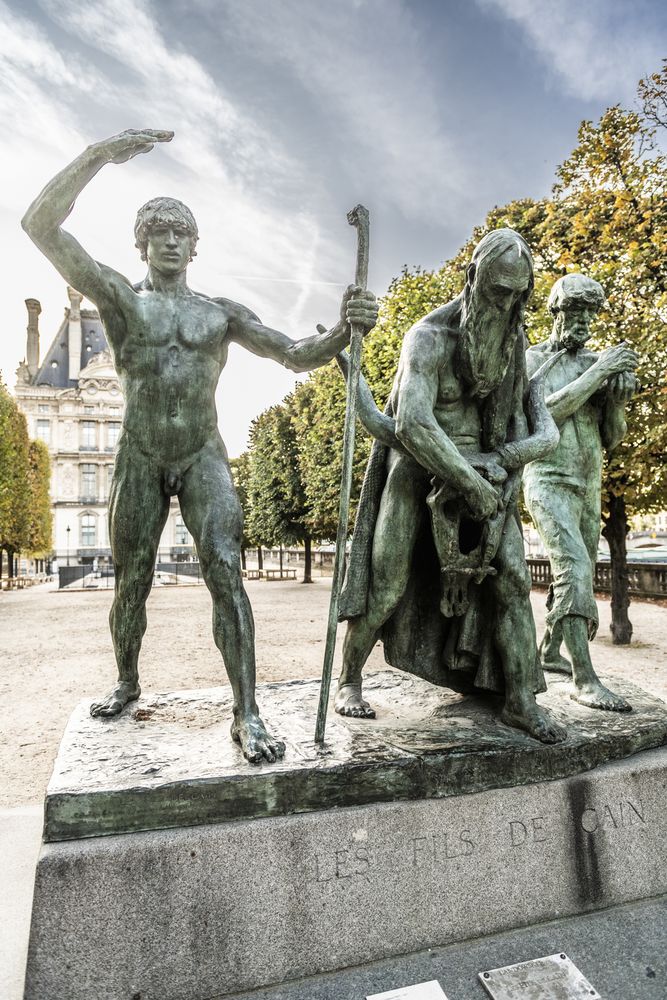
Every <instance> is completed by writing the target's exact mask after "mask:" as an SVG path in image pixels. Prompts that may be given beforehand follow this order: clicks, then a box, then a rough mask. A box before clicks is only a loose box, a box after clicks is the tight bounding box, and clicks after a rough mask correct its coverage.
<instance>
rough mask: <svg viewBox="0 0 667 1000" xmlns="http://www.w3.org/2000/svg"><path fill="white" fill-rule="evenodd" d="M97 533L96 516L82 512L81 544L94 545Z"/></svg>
mask: <svg viewBox="0 0 667 1000" xmlns="http://www.w3.org/2000/svg"><path fill="white" fill-rule="evenodd" d="M96 535H97V518H96V517H95V516H94V515H93V514H84V515H83V517H82V518H81V544H82V545H84V546H92V545H95V538H96Z"/></svg>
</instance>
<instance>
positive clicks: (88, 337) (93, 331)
mask: <svg viewBox="0 0 667 1000" xmlns="http://www.w3.org/2000/svg"><path fill="white" fill-rule="evenodd" d="M69 314H70V310H69V308H66V309H65V316H64V318H63V321H62V323H61V324H60V327H59V329H58V332H57V334H56V335H55V337H54V339H53V342H52V344H51V346H50V347H49V349H48V351H47V352H46V354H45V356H44V360H43V361H42V363H41V365H40V367H39V371H38V372H37V374H36V376H35V379H34V382H33V385H51V386H53V387H54V388H56V389H67V388H69V387H70V386H75V385H76V384H77V382H78V379H70V377H69ZM108 350H109V345H108V344H107V338H106V337H105V335H104V329H103V327H102V321H101V320H100V317H99V313H98V312H97V310H96V309H82V310H81V362H80V366H79V367H80V368H81V369H84V368H85V367H86V365H87V364H88V363H89V361H90V360H91V359H92V358H93V357H94V356H95V355H96V354H101V353H102V352H103V351H107V352H108Z"/></svg>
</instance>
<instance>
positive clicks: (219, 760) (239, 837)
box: [25, 671, 667, 1000]
mask: <svg viewBox="0 0 667 1000" xmlns="http://www.w3.org/2000/svg"><path fill="white" fill-rule="evenodd" d="M317 687H318V686H317V684H315V683H314V682H300V683H292V684H284V685H267V686H265V687H264V688H263V689H260V692H259V697H260V704H261V705H262V708H263V709H264V712H265V714H266V717H267V720H269V721H270V723H271V724H272V725H274V726H275V728H276V729H278V730H280V731H281V733H282V734H283V735H284V736H286V738H287V745H288V751H287V755H286V759H285V761H284V762H282V763H281V764H280V765H268V764H267V765H262V766H260V767H258V768H252V767H251V766H250V765H247V764H245V762H244V761H243V760H242V758H241V756H240V754H239V752H238V750H237V749H236V748H234V747H232V746H230V744H229V742H228V738H227V734H226V726H227V721H225V722H224V724H223V722H222V719H223V709H225V708H228V706H229V695H228V692H227V690H226V689H216V690H214V691H208V692H201V691H200V692H181V693H179V694H176V695H169V696H154V697H148V698H144V699H142V700H141V701H140V702H139V703H138V704H137V705H136V706H134V707H132V708H131V709H130V710H129V711H126V713H125V714H124V716H123V717H122V718H121V719H120V720H116V721H115V722H101V721H98V720H92V719H90V718H89V716H87V714H86V710H85V706H84V707H82V708H81V709H80V710H77V713H75V715H74V716H73V718H72V720H71V722H70V725H69V727H68V729H67V731H66V734H65V738H64V741H63V747H62V749H61V754H60V756H59V759H58V763H57V766H56V770H55V773H54V777H53V780H52V783H51V785H50V787H49V791H48V793H47V801H46V835H47V839H48V840H49V841H50V842H49V843H46V844H45V845H44V847H43V849H42V854H41V857H40V861H39V864H38V870H37V879H36V886H35V900H34V907H33V922H32V930H31V940H30V953H29V960H28V970H27V979H26V994H25V995H26V998H27V1000H37V998H39V1000H44V998H47V997H48V998H49V1000H60V998H62V1000H79V998H81V1000H83V998H84V997H85V998H86V1000H89V998H90V997H95V998H96V1000H121V998H122V1000H212V998H214V997H222V996H225V995H226V994H230V993H235V992H240V991H242V990H251V989H254V988H257V987H261V986H264V985H269V984H272V983H280V982H284V981H288V980H291V979H296V978H299V977H303V976H307V975H311V974H315V973H318V972H323V971H330V970H335V969H341V968H345V967H347V966H351V965H356V964H360V963H364V962H370V961H375V960H378V959H383V958H386V957H388V956H391V955H398V954H404V953H407V952H412V951H417V950H419V949H422V948H426V947H432V946H435V945H440V944H445V943H447V942H451V941H460V940H464V939H465V938H468V937H472V936H479V935H483V934H490V933H493V932H497V931H499V930H504V929H508V928H513V927H520V926H526V925H528V924H531V923H534V922H538V921H544V920H548V919H551V918H554V917H559V916H566V915H569V914H576V913H583V912H586V911H590V910H595V909H599V908H603V907H607V906H611V905H613V904H615V903H619V902H625V901H629V900H635V899H641V898H645V897H649V896H653V895H657V894H658V893H664V892H667V815H666V809H665V787H666V784H667V750H665V749H655V750H645V751H644V752H641V753H636V754H635V755H634V756H631V757H628V758H627V759H623V760H617V761H616V762H614V763H607V764H604V765H602V766H599V767H597V768H596V769H595V770H592V771H591V770H589V771H585V769H586V768H590V767H591V766H592V765H593V764H595V763H597V761H598V760H599V757H598V756H597V754H598V751H597V750H596V749H595V748H599V747H601V746H602V747H604V748H605V753H606V754H607V755H608V756H610V757H623V756H625V755H626V754H628V753H634V752H635V751H636V750H638V749H641V748H642V747H647V746H650V745H651V744H653V745H656V744H657V745H660V744H662V743H664V742H665V737H666V735H667V706H665V705H664V704H663V703H662V702H660V701H658V700H657V699H652V698H649V697H648V696H646V695H642V694H641V693H640V692H638V691H637V690H636V689H634V690H633V689H631V688H629V687H628V688H625V689H624V690H623V693H624V694H626V695H627V696H628V697H629V698H630V700H631V701H633V703H634V704H635V706H636V712H635V713H633V714H632V715H630V716H622V715H611V714H609V715H605V714H603V713H596V712H592V711H591V710H587V709H583V708H581V707H579V706H576V705H573V704H572V703H571V702H569V700H567V699H566V697H565V696H566V688H565V685H562V684H561V685H559V684H556V685H553V686H552V688H551V689H550V693H549V695H548V696H547V698H548V700H549V701H550V703H551V707H552V708H553V710H554V711H555V712H556V714H559V715H561V717H563V718H566V717H567V718H569V720H570V733H571V735H570V738H569V740H568V743H567V744H566V745H565V746H564V747H562V746H561V747H560V748H557V747H551V748H549V747H541V746H539V745H538V744H535V743H534V741H532V740H529V739H528V738H527V737H524V736H522V735H521V734H518V733H515V732H514V731H512V730H509V729H508V728H507V727H505V726H503V725H502V724H501V723H499V722H497V720H496V718H495V715H494V712H493V706H487V707H485V708H480V707H479V705H475V706H471V705H470V706H469V705H468V704H467V703H466V702H465V700H464V699H461V698H460V697H459V696H456V695H452V694H450V693H448V692H443V691H438V690H437V689H435V688H432V687H431V686H430V685H428V684H426V683H425V682H421V681H418V680H416V679H415V678H407V677H404V676H402V675H397V674H395V673H393V672H389V671H388V672H383V673H381V674H378V675H375V678H374V681H373V687H374V688H375V690H371V685H369V694H370V695H371V697H372V699H373V701H374V703H375V704H377V705H378V708H379V712H378V719H377V720H376V721H375V722H374V723H370V724H369V723H368V722H362V721H359V720H350V721H349V722H345V721H343V720H341V719H338V718H336V719H332V720H330V723H329V726H330V728H329V729H328V745H327V747H326V748H325V752H324V753H320V754H318V753H316V752H315V750H314V749H313V745H312V732H311V730H312V724H313V719H314V715H315V713H314V705H315V701H316V696H317ZM290 719H291V721H289V720H290ZM401 720H402V721H401ZM281 722H282V725H281ZM288 723H289V724H288ZM577 772H579V773H577ZM565 775H569V776H565ZM512 777H513V779H514V781H515V782H517V781H519V782H524V783H523V784H519V785H517V784H514V785H513V786H511V787H509V785H510V781H511V779H512ZM545 779H548V780H545ZM525 782H527V783H525ZM498 786H507V787H498ZM124 802H125V807H124V804H123V803H124ZM299 810H301V811H299ZM140 830H141V831H142V832H136V831H140ZM96 831H99V833H105V834H108V835H106V836H100V835H94V834H96ZM122 831H135V832H122Z"/></svg>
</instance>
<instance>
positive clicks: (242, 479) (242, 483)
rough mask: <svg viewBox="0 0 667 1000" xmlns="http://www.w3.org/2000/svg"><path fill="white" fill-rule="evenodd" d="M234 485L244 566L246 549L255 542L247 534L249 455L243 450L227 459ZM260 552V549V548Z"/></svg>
mask: <svg viewBox="0 0 667 1000" xmlns="http://www.w3.org/2000/svg"><path fill="white" fill-rule="evenodd" d="M229 464H230V467H231V470H232V478H233V480H234V486H235V487H236V493H237V496H238V498H239V503H240V504H241V510H242V511H243V538H242V540H241V566H242V567H243V569H245V568H246V549H249V548H251V547H252V546H253V545H254V544H255V543H254V542H253V540H252V538H250V537H249V535H248V519H249V517H250V505H249V501H248V477H249V475H250V455H249V454H248V452H247V451H244V452H243V454H242V455H239V457H238V458H232V459H230V461H229ZM260 553H261V549H260Z"/></svg>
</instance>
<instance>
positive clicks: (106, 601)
mask: <svg viewBox="0 0 667 1000" xmlns="http://www.w3.org/2000/svg"><path fill="white" fill-rule="evenodd" d="M330 586H331V581H330V580H329V579H326V578H321V579H319V580H316V582H315V583H314V584H312V585H311V586H304V585H303V584H301V583H293V582H282V583H281V582H275V583H264V582H249V583H248V584H247V590H248V593H249V595H250V600H251V602H252V605H253V609H254V612H255V622H256V628H257V674H258V682H259V683H261V682H263V681H275V680H288V679H293V678H298V677H317V676H319V674H320V671H321V666H322V657H323V654H324V636H325V629H326V620H327V609H328V603H329V592H330ZM544 597H545V595H544V593H541V592H540V591H536V592H535V593H534V594H533V607H534V610H535V619H536V623H537V628H538V635H541V631H542V628H543V622H544ZM111 598H112V592H111V591H110V590H102V591H93V592H83V593H82V592H71V593H68V592H66V591H60V592H58V591H56V590H54V589H53V587H52V586H51V585H49V584H47V585H42V586H38V587H33V588H32V589H30V590H25V591H19V592H12V593H1V594H0V650H1V651H2V652H1V653H0V664H1V670H0V698H1V699H2V704H3V706H4V713H3V717H2V727H1V729H2V731H1V733H0V774H2V782H1V784H0V806H18V805H28V804H32V803H39V802H41V801H42V798H43V794H44V790H45V788H46V783H47V781H48V779H49V775H50V772H51V767H52V763H53V759H54V757H55V754H56V752H57V749H58V744H59V742H60V738H61V736H62V733H63V729H64V727H65V724H66V722H67V719H68V718H69V715H70V713H71V711H72V709H73V708H74V706H75V705H76V703H77V702H78V701H79V700H81V699H83V698H86V699H93V698H95V697H98V696H99V695H101V694H103V693H105V692H106V690H107V689H108V688H110V687H111V686H112V683H113V680H114V679H115V666H114V660H113V653H112V647H111V639H110V636H109V628H108V624H107V617H108V613H109V608H110V605H111ZM598 605H599V609H600V631H599V635H598V638H597V639H596V640H595V642H594V643H593V647H592V655H593V661H594V663H595V666H596V668H597V670H598V672H599V673H600V674H603V675H606V676H608V677H610V678H614V677H624V678H625V679H627V680H630V681H632V682H634V683H635V684H639V685H640V686H641V687H643V688H644V689H645V690H647V691H650V692H651V693H653V694H655V695H658V696H659V697H660V698H662V699H664V700H665V701H667V608H665V607H663V606H660V605H659V604H652V603H635V604H633V605H632V607H631V618H632V622H633V624H634V629H635V639H636V641H633V643H632V645H631V646H614V645H612V642H611V638H610V634H609V620H610V607H609V602H608V601H607V600H600V601H599V602H598ZM343 631H344V627H341V629H340V630H339V642H338V650H337V655H338V657H340V648H341V644H342V634H343ZM140 666H141V683H142V687H143V690H144V691H145V692H147V691H168V690H174V689H178V688H199V687H213V686H216V685H218V684H221V683H225V680H226V677H225V673H224V669H223V666H222V662H221V659H220V655H219V653H218V651H217V649H216V647H215V645H214V643H213V639H212V636H211V607H210V599H209V595H208V591H207V590H206V588H205V587H203V586H180V587H156V588H154V589H153V592H152V594H151V597H150V599H149V603H148V629H147V631H146V636H145V638H144V645H143V649H142V654H141V663H140ZM369 667H370V668H372V667H376V668H379V667H384V659H383V657H382V650H381V647H380V646H379V645H378V647H376V649H375V650H374V651H373V653H372V656H371V659H370V661H369ZM337 670H338V663H337V664H336V665H335V668H334V676H336V673H337Z"/></svg>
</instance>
